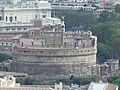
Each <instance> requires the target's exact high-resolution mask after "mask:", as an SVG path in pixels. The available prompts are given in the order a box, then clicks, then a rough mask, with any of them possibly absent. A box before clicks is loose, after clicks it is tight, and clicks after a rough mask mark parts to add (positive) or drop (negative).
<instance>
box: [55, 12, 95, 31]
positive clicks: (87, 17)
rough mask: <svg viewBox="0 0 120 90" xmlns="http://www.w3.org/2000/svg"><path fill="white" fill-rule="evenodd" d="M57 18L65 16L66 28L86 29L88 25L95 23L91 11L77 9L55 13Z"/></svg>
mask: <svg viewBox="0 0 120 90" xmlns="http://www.w3.org/2000/svg"><path fill="white" fill-rule="evenodd" d="M57 16H58V17H59V18H61V16H65V25H66V30H71V29H72V30H75V29H77V30H79V29H80V28H82V30H88V29H89V27H90V26H91V25H92V24H94V23H96V17H95V15H94V14H92V13H81V12H79V11H62V12H60V13H59V14H58V15H57Z"/></svg>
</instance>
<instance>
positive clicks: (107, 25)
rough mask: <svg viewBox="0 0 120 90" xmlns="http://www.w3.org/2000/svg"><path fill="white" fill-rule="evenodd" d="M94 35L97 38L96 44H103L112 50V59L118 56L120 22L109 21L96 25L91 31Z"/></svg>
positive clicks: (119, 49) (119, 51)
mask: <svg viewBox="0 0 120 90" xmlns="http://www.w3.org/2000/svg"><path fill="white" fill-rule="evenodd" d="M91 31H92V32H93V34H94V35H96V36H97V38H98V42H100V43H103V44H105V45H107V46H109V47H111V49H112V54H114V55H112V56H113V57H112V58H118V57H119V56H120V48H118V47H119V46H120V21H110V22H104V23H98V24H97V25H94V26H93V27H92V29H91Z"/></svg>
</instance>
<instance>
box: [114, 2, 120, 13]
mask: <svg viewBox="0 0 120 90" xmlns="http://www.w3.org/2000/svg"><path fill="white" fill-rule="evenodd" d="M115 12H120V4H116V6H115Z"/></svg>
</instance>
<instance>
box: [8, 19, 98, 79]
mask: <svg viewBox="0 0 120 90" xmlns="http://www.w3.org/2000/svg"><path fill="white" fill-rule="evenodd" d="M13 41H14V43H15V45H14V47H13V63H12V64H11V68H10V69H11V70H12V71H17V72H25V73H28V74H30V75H39V76H41V77H43V76H46V77H61V76H68V75H71V74H74V75H83V73H88V74H90V71H91V70H90V68H87V67H88V66H93V65H95V64H96V53H97V48H96V45H97V37H96V36H93V35H92V32H91V31H75V32H72V31H64V29H63V26H62V25H55V26H52V25H47V26H44V25H42V23H41V22H40V21H36V22H35V23H34V25H33V27H32V28H31V29H30V30H29V32H28V33H27V34H19V35H17V36H15V37H14V38H13ZM85 67H86V68H85Z"/></svg>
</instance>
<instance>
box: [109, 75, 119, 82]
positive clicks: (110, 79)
mask: <svg viewBox="0 0 120 90" xmlns="http://www.w3.org/2000/svg"><path fill="white" fill-rule="evenodd" d="M119 78H120V76H112V77H108V78H107V80H108V82H109V83H112V82H113V81H114V80H117V79H119Z"/></svg>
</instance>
